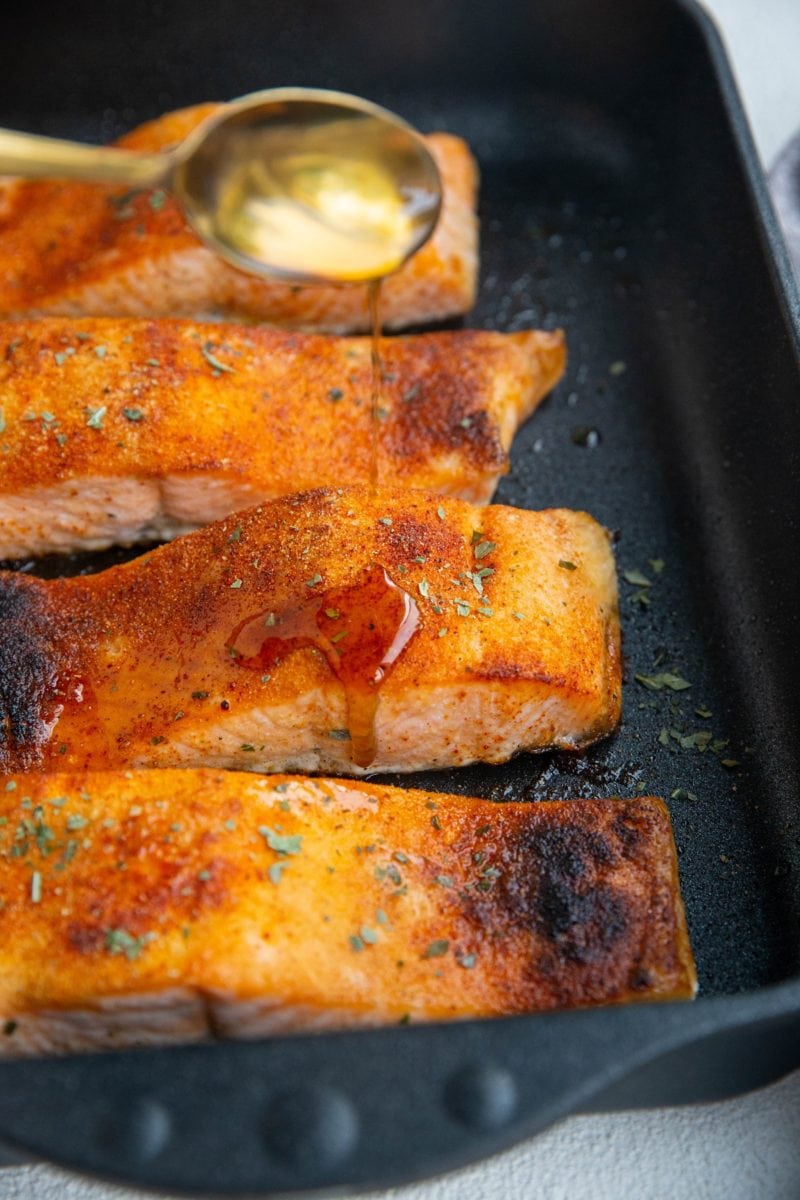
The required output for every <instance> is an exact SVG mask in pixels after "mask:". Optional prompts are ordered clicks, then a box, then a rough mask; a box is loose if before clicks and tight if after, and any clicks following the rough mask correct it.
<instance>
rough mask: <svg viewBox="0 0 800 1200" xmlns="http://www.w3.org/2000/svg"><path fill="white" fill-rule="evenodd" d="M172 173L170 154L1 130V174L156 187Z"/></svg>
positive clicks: (164, 181)
mask: <svg viewBox="0 0 800 1200" xmlns="http://www.w3.org/2000/svg"><path fill="white" fill-rule="evenodd" d="M171 173H172V157H171V155H169V154H137V153H135V152H134V151H132V150H116V149H113V148H111V147H108V146H87V145H84V144H83V143H82V142H67V141H62V140H60V139H58V138H48V137H40V136H39V135H38V134H33V133H16V132H15V131H13V130H11V129H0V175H18V176H22V177H23V178H25V179H82V180H85V181H86V182H87V183H127V184H129V185H130V186H132V187H155V186H156V185H157V184H163V183H166V182H167V181H168V179H169V176H170V175H171Z"/></svg>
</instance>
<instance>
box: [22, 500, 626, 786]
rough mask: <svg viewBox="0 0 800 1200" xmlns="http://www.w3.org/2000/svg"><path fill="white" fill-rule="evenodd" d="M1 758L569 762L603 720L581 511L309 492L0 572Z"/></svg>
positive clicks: (340, 767) (402, 764)
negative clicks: (101, 553) (53, 573)
mask: <svg viewBox="0 0 800 1200" xmlns="http://www.w3.org/2000/svg"><path fill="white" fill-rule="evenodd" d="M0 620H2V626H3V631H4V636H3V640H2V642H0V728H1V729H2V734H3V737H2V741H0V767H2V768H3V769H6V770H21V769H33V770H41V769H45V770H54V769H65V768H81V769H83V768H94V769H101V768H108V767H121V766H137V767H145V766H148V767H159V766H160V767H167V766H186V767H196V766H225V767H243V768H247V769H251V770H263V771H272V770H297V771H334V772H343V773H346V774H351V773H352V774H359V773H361V772H363V771H366V770H369V771H377V770H395V771H412V770H418V769H422V768H427V767H451V766H460V765H463V764H466V763H470V762H474V761H484V762H503V761H505V760H506V759H508V758H509V757H510V756H511V755H513V754H515V753H517V752H518V751H520V750H523V749H528V750H542V749H546V748H549V747H552V746H559V747H565V748H571V749H576V748H579V747H582V746H585V745H587V744H589V743H590V742H593V741H595V740H596V739H598V738H600V737H603V736H604V735H605V734H607V733H609V732H610V731H611V730H612V729H613V728H614V726H615V725H616V723H617V720H618V718H619V711H620V695H621V680H620V659H619V620H618V612H617V592H616V576H615V569H614V561H613V556H612V553H611V548H610V543H609V537H608V534H607V533H606V531H605V530H604V529H603V528H602V527H601V526H600V525H598V524H597V523H596V522H595V521H594V520H593V519H592V518H591V517H589V516H588V515H587V514H586V513H578V512H571V511H567V510H561V509H552V510H547V511H544V512H539V513H537V512H529V511H521V510H517V509H513V508H507V507H504V506H501V505H497V506H492V507H489V508H487V509H479V508H475V507H474V506H472V505H470V504H467V503H465V502H463V501H458V500H445V499H443V498H441V497H437V496H432V495H429V494H427V493H424V492H413V491H403V490H392V489H379V490H378V491H373V490H372V489H371V488H368V487H364V488H352V489H328V490H324V489H323V490H319V491H316V492H311V493H307V494H305V495H299V496H291V497H285V498H282V499H280V500H275V501H272V502H271V503H269V504H265V505H262V506H259V507H257V508H254V509H250V510H248V511H246V512H243V513H239V514H237V515H235V516H233V517H229V518H228V519H227V520H226V521H222V522H218V523H216V524H214V525H210V526H208V527H207V528H206V529H204V530H200V531H199V532H197V533H193V534H188V535H187V536H186V537H184V538H181V539H179V540H178V541H176V542H172V543H170V544H169V545H167V546H163V547H161V548H159V549H157V550H155V551H153V552H151V553H150V554H148V555H145V556H143V557H142V558H140V559H138V560H136V561H134V562H132V563H128V564H125V565H123V566H119V567H115V568H112V569H110V570H107V571H104V572H101V573H99V574H97V575H93V576H87V577H74V578H70V579H57V580H52V581H44V580H39V579H34V578H31V577H30V576H28V575H23V574H14V573H8V572H7V573H0Z"/></svg>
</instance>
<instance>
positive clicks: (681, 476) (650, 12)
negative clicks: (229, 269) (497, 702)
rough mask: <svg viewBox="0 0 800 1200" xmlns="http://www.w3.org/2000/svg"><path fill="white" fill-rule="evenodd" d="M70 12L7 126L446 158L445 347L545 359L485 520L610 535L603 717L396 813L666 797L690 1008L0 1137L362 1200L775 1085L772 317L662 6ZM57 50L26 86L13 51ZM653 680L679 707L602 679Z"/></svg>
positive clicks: (218, 1052)
mask: <svg viewBox="0 0 800 1200" xmlns="http://www.w3.org/2000/svg"><path fill="white" fill-rule="evenodd" d="M84 7H86V8H87V10H88V7H89V6H82V5H80V4H79V5H78V6H77V11H76V10H75V9H74V8H71V9H70V13H69V19H68V21H67V17H66V15H64V14H61V15H60V16H59V15H58V14H55V13H54V14H53V19H54V21H55V22H56V24H57V25H58V23H59V21H62V20H63V22H64V25H63V27H62V26H60V25H58V28H56V29H55V30H54V31H53V33H52V34H51V39H50V41H48V42H47V43H46V44H43V43H41V42H40V41H39V40H38V36H37V31H36V30H34V29H33V28H32V27H31V23H30V19H29V18H27V17H26V16H25V14H23V13H20V12H19V11H18V10H17V11H15V15H14V17H13V18H11V20H12V24H16V26H17V28H16V29H12V30H11V31H10V33H11V34H13V35H14V36H15V37H16V38H17V42H18V44H19V46H21V47H22V48H23V49H22V50H21V52H20V55H19V56H18V59H17V60H16V61H15V62H13V63H11V64H9V73H8V75H7V76H6V77H5V78H3V79H2V80H0V120H2V122H3V123H4V124H8V125H11V124H17V125H20V126H22V125H25V126H27V127H29V128H35V129H39V130H42V131H45V132H51V133H60V134H77V135H83V136H85V137H87V138H100V137H103V136H112V135H114V134H115V133H117V132H119V131H120V130H121V129H122V128H125V127H128V126H129V125H131V124H133V123H135V122H136V121H137V120H139V119H143V118H145V117H148V116H151V115H154V114H155V113H156V112H158V111H160V110H162V109H163V108H165V107H169V106H174V105H179V104H182V103H189V102H193V101H197V100H200V99H205V98H207V97H209V96H211V97H220V98H223V97H227V96H232V95H235V94H237V93H242V92H245V91H248V90H251V89H253V88H257V87H267V86H272V85H276V84H279V83H303V82H305V83H313V84H318V85H320V86H336V87H342V88H345V89H347V90H353V91H358V92H361V93H363V94H366V95H368V96H370V97H371V98H373V99H375V100H378V101H380V102H383V103H387V104H389V105H390V106H392V107H394V108H396V109H397V110H398V111H400V112H401V113H403V114H404V115H405V116H407V117H409V118H410V119H411V120H413V121H415V122H417V123H418V124H419V125H420V126H421V127H423V128H434V127H444V128H449V129H452V130H453V131H455V132H458V133H461V134H463V135H464V136H465V137H467V138H468V139H469V140H470V142H471V143H472V145H473V147H474V149H475V151H476V153H477V155H478V157H479V159H480V162H481V167H482V173H483V186H482V201H481V217H482V223H483V249H482V283H481V292H480V298H479V302H478V305H477V307H476V309H475V311H474V313H473V314H472V315H471V317H470V323H471V324H476V325H480V326H485V327H491V328H498V329H506V330H508V329H515V328H522V327H526V326H530V325H534V326H535V325H544V326H545V327H553V326H556V325H561V326H563V327H564V328H565V329H566V331H567V335H568V340H569V347H570V365H569V371H568V374H567V377H566V379H565V381H564V383H563V384H562V385H561V386H560V387H559V389H558V390H557V392H556V393H555V394H554V395H553V396H552V397H551V398H550V400H549V401H547V403H546V404H545V405H544V407H543V408H542V409H541V410H540V412H539V413H538V414H537V415H536V416H535V417H534V419H533V420H532V421H531V422H530V423H529V424H528V426H527V427H526V428H525V429H524V430H523V431H522V433H521V434H520V436H519V438H518V439H517V442H516V444H515V447H514V454H513V468H512V471H511V474H510V475H509V476H508V477H507V478H506V479H505V480H504V481H503V483H502V485H501V488H500V492H499V495H498V500H500V501H504V502H508V503H512V504H517V505H522V506H526V507H545V506H547V505H567V506H571V507H578V508H587V509H589V510H590V511H591V512H592V513H593V514H594V515H595V516H596V517H598V518H599V519H600V520H601V521H603V522H604V523H605V524H606V525H607V526H609V527H610V528H611V529H613V530H615V531H617V532H618V535H619V540H618V547H617V553H618V560H619V566H620V570H621V572H622V575H621V593H622V618H623V629H624V638H625V642H624V650H625V659H626V687H625V711H624V717H623V722H622V725H621V727H620V730H619V732H618V733H617V734H616V735H615V736H614V737H613V738H611V739H609V740H608V741H606V742H605V743H603V744H602V745H600V746H598V747H596V748H594V749H593V750H591V751H589V752H588V753H586V754H584V755H581V756H571V755H566V754H556V755H544V756H541V757H538V758H532V757H530V756H524V757H521V758H519V759H517V760H515V761H514V762H513V763H511V764H508V765H507V766H505V767H499V768H497V767H495V768H491V769H490V768H486V767H475V768H471V769H469V770H465V771H461V772H458V773H448V774H434V773H430V774H426V775H424V776H415V777H408V776H406V777H403V779H402V780H398V782H404V783H408V784H421V785H424V786H429V787H434V788H438V789H440V790H450V791H454V792H461V793H470V794H474V795H484V796H487V797H491V798H493V799H496V800H498V801H500V802H502V801H503V800H504V799H510V798H514V799H519V798H527V799H529V800H531V801H536V800H537V799H542V798H545V797H547V796H587V795H625V796H628V795H637V794H642V793H647V792H652V793H656V794H660V795H664V796H666V797H668V798H670V797H671V799H670V800H669V803H670V808H671V812H672V817H673V822H674V828H675V834H676V839H677V843H678V847H679V854H680V866H681V879H682V885H683V891H684V896H685V899H686V905H687V912H688V917H689V924H690V929H691V935H692V943H693V946H694V949H695V953H696V956H697V962H698V971H699V978H700V988H701V998H700V999H699V1000H698V1001H697V1002H696V1003H695V1004H694V1005H691V1006H659V1007H657V1008H647V1007H627V1008H624V1009H616V1010H604V1011H596V1012H585V1013H571V1014H559V1015H550V1016H545V1017H541V1016H540V1017H531V1018H521V1019H514V1020H504V1021H495V1022H470V1023H465V1024H461V1025H455V1026H452V1025H451V1026H440V1027H431V1028H403V1029H397V1030H385V1031H376V1032H363V1033H358V1034H341V1035H329V1036H324V1037H321V1036H318V1037H310V1038H296V1039H283V1040H275V1041H272V1042H262V1043H252V1044H237V1045H234V1044H228V1045H224V1046H221V1045H220V1046H202V1047H188V1048H181V1049H174V1050H160V1051H153V1052H150V1051H148V1052H137V1053H134V1054H115V1055H107V1056H99V1057H91V1058H90V1057H85V1058H79V1059H71V1060H60V1061H44V1062H24V1063H22V1062H21V1063H6V1064H2V1065H0V1133H2V1135H3V1136H4V1137H6V1138H7V1140H8V1141H9V1142H10V1143H14V1144H16V1145H18V1146H23V1147H26V1148H27V1149H29V1150H31V1151H33V1152H35V1153H37V1154H40V1155H43V1156H47V1157H53V1158H56V1159H59V1160H61V1161H64V1162H69V1163H72V1164H73V1165H75V1166H78V1167H81V1168H83V1169H85V1170H89V1171H95V1172H99V1173H102V1174H106V1175H114V1176H118V1177H123V1178H126V1179H130V1180H135V1181H138V1182H139V1183H142V1184H148V1185H152V1186H160V1187H164V1188H170V1189H173V1190H186V1191H189V1192H200V1191H216V1192H226V1193H237V1192H238V1193H241V1192H261V1193H264V1192H267V1191H270V1190H273V1191H292V1190H303V1189H312V1188H319V1187H324V1186H346V1185H350V1186H368V1185H379V1184H388V1183H390V1182H395V1181H398V1180H402V1179H408V1178H412V1177H416V1176H421V1175H424V1174H426V1173H430V1172H434V1171H437V1170H442V1169H445V1168H447V1167H450V1166H452V1165H455V1164H457V1163H460V1162H464V1161H467V1160H469V1159H471V1158H475V1157H478V1156H480V1155H483V1154H486V1153H490V1152H492V1151H493V1150H496V1149H498V1148H499V1147H501V1146H502V1145H506V1144H508V1143H509V1142H511V1141H512V1140H514V1139H516V1138H519V1137H521V1136H523V1135H525V1134H527V1133H530V1132H532V1131H534V1130H536V1129H539V1128H542V1127H543V1126H545V1125H546V1124H547V1123H549V1122H551V1121H552V1120H554V1119H556V1118H557V1117H558V1116H560V1115H563V1114H564V1113H566V1112H569V1111H572V1110H574V1109H576V1108H580V1107H584V1108H585V1107H590V1106H594V1107H613V1106H618V1105H622V1104H624V1105H630V1104H640V1103H647V1104H654V1103H666V1102H685V1101H691V1100H704V1099H711V1098H715V1097H719V1096H723V1095H729V1094H732V1093H733V1092H735V1091H737V1090H743V1089H746V1088H749V1087H753V1086H756V1085H757V1084H760V1083H764V1082H766V1081H767V1080H769V1079H770V1078H774V1077H776V1076H777V1075H779V1074H781V1073H782V1072H784V1071H788V1070H790V1069H791V1068H793V1067H794V1066H796V1065H800V978H799V977H798V972H799V971H800V937H799V936H798V935H799V933H800V799H799V793H800V787H799V786H798V781H799V780H800V755H799V754H798V742H797V738H796V730H797V717H798V699H797V696H798V689H797V680H798V678H800V603H799V601H800V595H798V593H799V592H800V587H799V586H798V577H797V572H798V569H797V558H798V555H797V550H798V528H797V527H798V501H797V496H796V482H795V481H796V480H797V478H798V466H799V465H800V464H799V463H798V458H799V456H800V449H799V448H800V405H799V404H798V395H799V394H800V364H799V361H798V335H797V326H796V324H793V318H794V319H795V321H796V312H794V313H793V312H792V304H793V303H794V302H795V299H796V297H795V295H794V294H793V293H791V290H789V291H787V290H786V289H787V288H789V283H788V275H787V273H786V270H785V260H783V259H782V257H781V255H782V251H781V249H780V245H779V242H778V239H777V234H776V231H775V226H774V220H773V218H772V215H771V212H770V210H769V206H768V202H767V200H766V195H765V191H764V188H763V184H762V182H761V179H760V176H759V174H758V167H757V165H756V162H755V157H754V154H753V151H752V147H751V145H750V142H749V137H748V134H747V131H746V128H745V126H744V122H743V118H742V116H741V113H740V110H739V109H738V107H737V102H736V98H735V95H734V93H733V89H732V85H731V83H730V78H729V76H728V74H727V67H726V65H725V63H724V58H723V56H722V52H721V50H720V49H719V46H718V44H717V43H716V42H715V40H714V36H713V33H712V32H711V31H710V30H709V27H708V25H707V23H706V22H705V20H704V18H702V17H701V16H700V15H699V14H698V13H697V11H696V10H695V9H694V8H693V7H691V6H688V5H684V4H680V3H676V2H674V0H673V2H672V3H666V2H664V3H653V4H648V5H641V4H640V3H635V2H634V0H630V2H628V0H614V3H609V4H605V3H592V2H591V0H581V2H573V3H571V4H569V5H563V4H557V3H555V0H553V2H552V3H545V4H540V5H538V6H536V11H531V10H532V9H533V8H534V6H532V5H528V4H526V3H523V2H522V0H520V3H518V4H509V5H508V6H506V9H505V11H504V12H503V14H502V16H501V15H499V14H493V13H492V12H491V11H489V9H488V7H487V6H485V5H483V4H478V3H472V2H470V3H466V4H459V5H456V4H449V3H446V2H445V0H442V2H439V3H431V2H430V0H425V2H423V0H410V2H407V3H404V4H403V5H402V7H401V6H399V5H397V4H393V3H390V2H388V0H387V2H383V0H381V2H380V3H377V4H373V5H372V6H370V10H369V11H370V17H369V21H368V22H365V23H364V24H360V23H358V22H356V19H355V13H356V12H358V13H359V14H362V15H363V10H362V8H361V6H350V5H348V4H346V3H345V0H341V2H339V0H337V2H335V3H328V4H326V5H324V6H323V5H321V4H318V3H314V2H313V0H307V2H306V3H305V4H298V3H296V2H295V3H292V4H289V3H285V2H280V3H276V4H272V5H270V6H266V5H261V4H259V5H256V4H255V3H254V2H245V0H239V2H237V3H228V4H226V5H225V6H224V10H225V11H224V26H223V24H221V22H222V16H221V8H220V10H219V11H218V10H217V9H216V8H215V9H213V10H212V9H211V8H210V7H207V6H203V5H198V4H197V3H195V4H192V5H189V4H185V3H176V4H173V5H172V6H168V8H167V9H166V10H163V9H161V8H160V7H159V10H158V18H157V26H158V28H157V33H158V37H157V39H156V28H155V22H156V8H155V6H153V10H152V11H153V24H151V25H148V24H147V23H146V22H142V20H141V12H140V10H136V14H135V15H136V20H135V21H134V19H133V16H132V15H131V12H128V13H124V12H123V11H122V10H121V9H119V10H118V9H115V10H114V12H113V19H112V14H111V12H110V9H108V10H107V9H105V8H103V9H100V8H99V7H97V9H96V10H95V7H94V6H91V20H89V19H88V17H87V20H86V21H85V22H82V21H81V20H80V12H81V9H82V8H84ZM237 17H239V18H240V21H237ZM59 38H60V39H61V40H60V41H58V39H59ZM56 43H57V44H58V55H57V57H54V59H53V62H52V64H51V69H50V70H49V71H48V68H47V63H45V64H44V70H43V69H42V65H41V62H40V60H39V58H38V57H37V59H36V62H37V69H36V71H35V72H34V71H33V67H32V65H30V64H31V63H32V62H33V57H32V56H33V55H34V50H35V54H36V55H37V56H39V55H40V54H42V53H44V55H45V57H47V55H48V54H54V47H55V45H56ZM25 47H28V52H29V54H30V56H31V57H30V58H29V60H28V63H29V67H28V68H26V58H25V53H26V52H25ZM123 47H125V49H122V48H123ZM177 47H180V51H179V50H178V49H177ZM104 62H105V63H107V64H109V66H112V65H113V73H111V74H109V73H108V72H107V71H106V70H105V68H104V66H103V63H104ZM142 63H146V64H147V70H146V71H144V72H143V71H142ZM134 64H135V65H136V69H134ZM20 96H25V97H26V107H25V108H24V109H22V108H20V100H19V97H20ZM29 98H30V102H29V103H28V99H29ZM129 556H130V555H128V557H129ZM121 557H123V555H122V554H120V553H118V552H114V553H111V554H109V555H106V556H93V557H92V558H91V560H89V559H86V560H82V561H74V560H73V561H71V562H68V563H65V562H64V561H63V560H62V561H61V562H53V561H51V562H48V563H39V564H18V565H20V566H23V567H25V569H31V570H35V571H37V572H39V573H47V572H50V573H52V572H58V571H64V570H68V571H70V572H74V571H76V570H79V569H97V568H98V567H99V566H100V565H105V564H107V563H108V562H110V561H119V560H120V558H121ZM661 564H663V566H662V565H661ZM625 572H628V573H634V574H633V575H632V576H631V578H632V579H633V580H634V582H628V581H627V580H626V577H625ZM636 573H641V574H643V575H644V576H645V577H646V579H647V580H648V581H649V582H648V585H647V586H645V585H643V584H642V583H640V582H635V580H636V579H637V575H636ZM665 671H667V672H672V673H674V674H679V675H680V676H682V677H683V678H685V679H686V680H687V681H688V682H689V683H690V684H691V687H689V688H686V689H684V690H681V691H675V692H673V691H671V690H669V689H662V690H660V691H652V690H650V689H648V688H647V686H645V685H643V684H641V683H639V682H637V681H636V679H635V676H636V675H645V676H650V675H652V674H658V673H660V672H665ZM709 735H710V736H709ZM704 743H707V744H706V745H705V748H703V747H704Z"/></svg>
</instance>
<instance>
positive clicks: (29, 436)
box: [0, 317, 565, 502]
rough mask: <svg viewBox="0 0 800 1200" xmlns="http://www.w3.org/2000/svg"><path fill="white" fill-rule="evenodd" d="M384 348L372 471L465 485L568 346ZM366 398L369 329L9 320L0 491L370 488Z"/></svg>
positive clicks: (413, 483)
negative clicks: (202, 483)
mask: <svg viewBox="0 0 800 1200" xmlns="http://www.w3.org/2000/svg"><path fill="white" fill-rule="evenodd" d="M381 357H382V362H383V371H384V381H383V388H382V396H381V416H382V417H383V420H381V421H380V422H379V439H378V451H379V460H378V465H379V469H380V471H381V475H382V477H383V479H384V481H386V482H390V481H396V482H397V483H401V484H402V485H403V486H407V487H422V488H426V487H427V488H430V489H431V490H440V489H441V490H443V491H449V492H453V493H455V494H458V493H459V492H460V491H461V492H464V493H465V494H466V495H469V493H470V491H471V490H472V491H474V490H476V489H480V488H481V487H482V486H483V481H484V479H485V478H487V477H496V476H497V475H499V474H501V473H503V472H504V471H506V470H507V464H508V449H509V446H510V444H511V438H512V436H513V434H514V432H515V431H516V428H517V426H518V424H519V423H520V422H521V421H522V420H524V419H525V418H526V417H527V416H528V415H529V414H530V413H531V412H532V411H533V409H534V408H535V407H536V405H537V404H538V403H539V401H540V400H541V399H542V398H543V397H544V396H545V395H546V394H547V392H548V391H550V389H551V388H552V387H553V386H554V385H555V383H556V382H557V381H558V379H559V377H560V376H561V374H562V372H563V370H564V361H565V348H564V337H563V334H562V333H561V332H559V331H556V332H555V333H546V332H537V331H531V332H525V333H515V334H499V333H492V332H485V331H479V330H460V331H455V332H451V333H440V334H426V335H421V336H417V337H400V338H392V339H385V340H384V341H383V342H382V349H381ZM215 364H219V366H220V367H221V368H222V369H218V367H217V366H216V365H215ZM370 406H371V373H370V350H369V340H368V339H367V338H335V337H326V336H320V335H311V334H306V335H304V334H296V333H286V332H283V331H280V330H274V329H264V328H255V327H246V326H241V325H230V324H215V325H214V326H209V325H203V324H201V323H197V322H193V321H179V320H171V319H166V318H164V319H160V320H155V321H147V320H135V319H130V320H117V319H102V318H97V319H93V318H83V319H79V320H70V319H65V318H58V317H52V318H44V319H40V320H36V321H9V322H6V323H5V324H3V325H0V409H2V415H3V422H4V431H3V437H2V441H3V444H4V453H3V454H2V455H1V456H0V496H1V495H2V493H3V492H6V493H14V492H19V491H20V490H21V489H25V490H27V489H38V488H42V489H46V488H48V487H50V486H52V485H54V484H56V483H59V482H62V481H65V480H75V481H80V480H82V479H94V478H97V477H101V478H103V477H114V476H120V477H125V478H132V479H145V480H149V479H155V480H163V479H165V478H167V477H171V476H187V477H209V478H214V479H222V480H225V479H229V480H231V482H234V481H235V482H236V484H237V485H241V484H244V485H246V487H247V488H248V489H249V491H250V492H251V494H252V502H255V501H256V500H258V499H261V498H266V497H271V496H275V495H280V494H283V493H289V492H295V491H299V490H303V489H305V488H309V487H314V486H322V485H331V484H338V483H341V482H342V481H343V480H346V481H348V482H349V483H355V482H359V481H360V482H367V481H368V480H369V478H370V469H371V452H372V424H373V422H372V419H371V411H370ZM97 413H99V414H100V415H99V417H97V418H96V419H95V421H94V423H93V424H91V425H90V424H88V422H89V421H90V420H91V419H92V414H97Z"/></svg>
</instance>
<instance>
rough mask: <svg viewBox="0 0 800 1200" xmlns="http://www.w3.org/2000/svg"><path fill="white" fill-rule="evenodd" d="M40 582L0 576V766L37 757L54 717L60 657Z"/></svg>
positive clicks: (20, 763) (16, 764)
mask: <svg viewBox="0 0 800 1200" xmlns="http://www.w3.org/2000/svg"><path fill="white" fill-rule="evenodd" d="M48 610H49V606H48V604H47V600H46V593H45V590H44V586H43V585H42V584H40V583H39V582H38V581H37V580H34V579H26V578H24V577H22V576H18V575H0V766H2V767H3V768H4V769H9V768H13V767H17V768H19V767H22V768H27V767H31V766H34V765H36V763H37V762H38V761H39V760H40V758H41V753H42V747H43V746H44V745H45V744H46V743H47V742H48V740H49V738H50V734H51V731H52V726H53V721H54V719H55V716H56V715H57V705H58V684H59V669H60V667H61V665H62V664H61V656H60V654H59V653H58V650H57V648H56V646H55V645H54V641H53V638H52V630H51V622H50V616H49V611H48Z"/></svg>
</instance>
